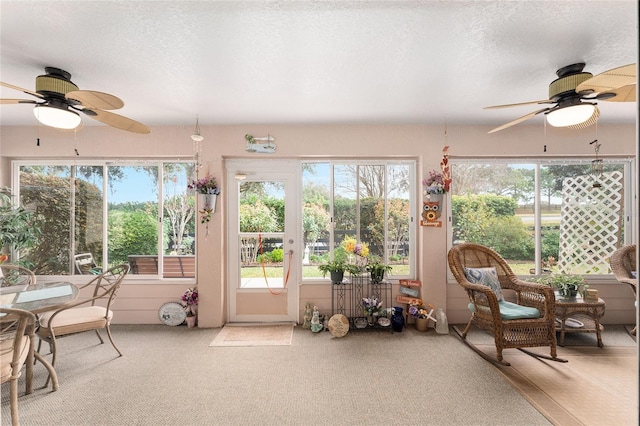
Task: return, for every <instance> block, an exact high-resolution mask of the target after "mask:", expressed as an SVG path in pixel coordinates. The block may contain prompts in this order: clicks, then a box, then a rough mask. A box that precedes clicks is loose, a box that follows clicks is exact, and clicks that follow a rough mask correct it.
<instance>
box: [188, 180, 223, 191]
mask: <svg viewBox="0 0 640 426" xmlns="http://www.w3.org/2000/svg"><path fill="white" fill-rule="evenodd" d="M187 188H189V189H193V190H195V191H196V192H197V193H198V194H213V195H218V194H220V188H219V187H218V182H217V181H216V178H214V177H213V176H209V175H207V176H205V177H203V178H202V179H194V180H192V181H191V183H190V184H189V185H187Z"/></svg>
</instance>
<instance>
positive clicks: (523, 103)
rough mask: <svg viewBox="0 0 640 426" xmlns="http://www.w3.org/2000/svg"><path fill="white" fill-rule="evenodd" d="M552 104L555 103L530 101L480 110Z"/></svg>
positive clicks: (550, 101)
mask: <svg viewBox="0 0 640 426" xmlns="http://www.w3.org/2000/svg"><path fill="white" fill-rule="evenodd" d="M553 103H555V101H552V100H551V99H545V100H544V101H530V102H520V103H518V104H506V105H493V106H488V107H484V108H482V109H498V108H511V107H515V106H522V105H533V104H553Z"/></svg>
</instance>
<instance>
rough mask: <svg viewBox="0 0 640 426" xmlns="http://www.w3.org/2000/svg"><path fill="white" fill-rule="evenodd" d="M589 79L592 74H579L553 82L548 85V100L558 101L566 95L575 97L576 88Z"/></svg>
mask: <svg viewBox="0 0 640 426" xmlns="http://www.w3.org/2000/svg"><path fill="white" fill-rule="evenodd" d="M591 77H593V74H591V73H590V72H580V73H576V74H571V75H566V76H563V77H560V78H558V79H556V80H553V81H552V82H551V84H549V99H551V100H552V101H558V100H559V99H561V98H563V97H565V96H567V95H577V93H576V87H578V85H579V84H580V83H582V82H584V81H587V80H589V79H590V78H591Z"/></svg>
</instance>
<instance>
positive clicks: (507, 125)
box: [488, 108, 551, 133]
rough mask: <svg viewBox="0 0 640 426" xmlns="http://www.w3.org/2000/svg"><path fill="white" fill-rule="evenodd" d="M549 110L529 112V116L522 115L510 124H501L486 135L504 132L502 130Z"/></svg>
mask: <svg viewBox="0 0 640 426" xmlns="http://www.w3.org/2000/svg"><path fill="white" fill-rule="evenodd" d="M550 109H551V108H542V109H539V110H538V111H533V112H530V113H529V114H527V115H523V116H522V117H520V118H516V119H515V120H513V121H510V122H508V123H506V124H503V125H502V126H500V127H496V128H495V129H493V130H491V131H489V132H488V133H495V132H498V131H500V130H504V129H506V128H507V127H511V126H515V125H516V124H518V123H522V122H523V121H526V120H528V119H530V118H533V117H534V116H536V115H538V114H540V113H541V112H545V111H549V110H550Z"/></svg>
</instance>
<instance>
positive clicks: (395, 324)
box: [391, 306, 404, 332]
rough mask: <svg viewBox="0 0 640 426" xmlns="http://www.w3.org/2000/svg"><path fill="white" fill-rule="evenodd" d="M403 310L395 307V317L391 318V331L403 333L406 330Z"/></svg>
mask: <svg viewBox="0 0 640 426" xmlns="http://www.w3.org/2000/svg"><path fill="white" fill-rule="evenodd" d="M402 311H403V308H400V307H398V306H394V307H393V315H392V316H391V329H392V330H393V331H397V332H401V331H402V329H403V328H404V315H402Z"/></svg>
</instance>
